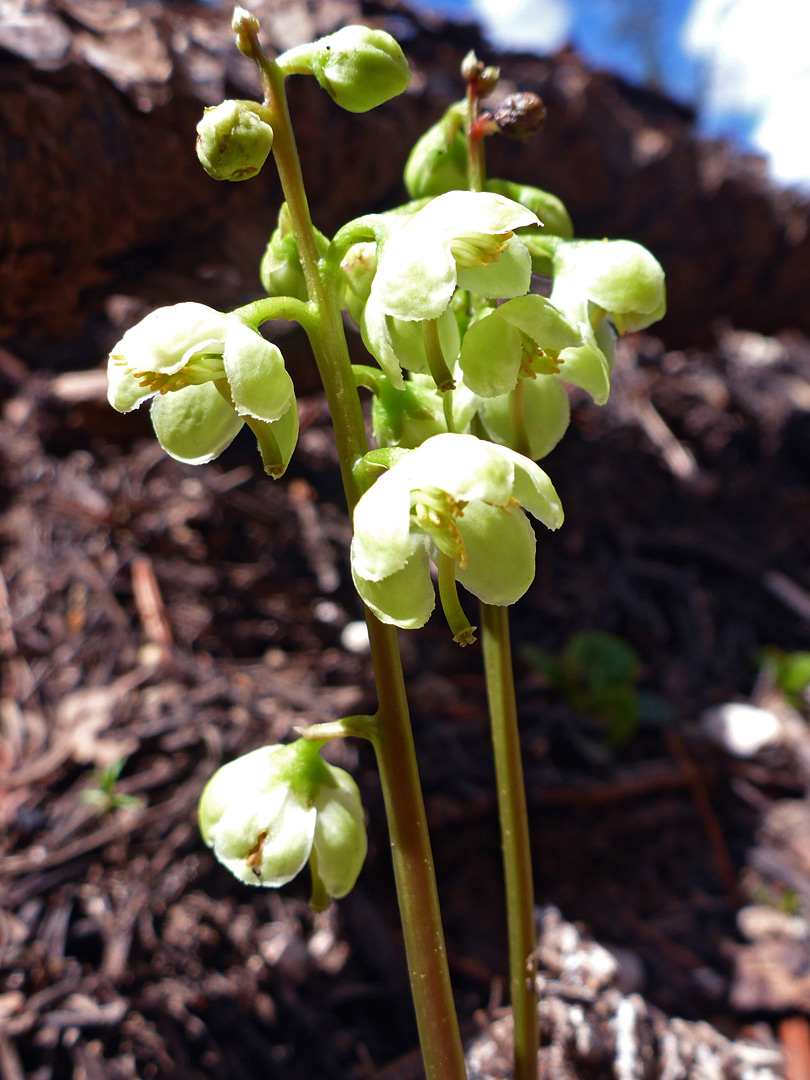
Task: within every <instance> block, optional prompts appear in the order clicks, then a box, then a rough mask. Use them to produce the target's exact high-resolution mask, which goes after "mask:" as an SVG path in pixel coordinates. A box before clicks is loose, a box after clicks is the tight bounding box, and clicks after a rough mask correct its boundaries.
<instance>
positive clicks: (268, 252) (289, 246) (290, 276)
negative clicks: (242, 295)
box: [259, 203, 329, 301]
mask: <svg viewBox="0 0 810 1080" xmlns="http://www.w3.org/2000/svg"><path fill="white" fill-rule="evenodd" d="M314 233H315V241H316V243H317V245H318V252H319V254H320V255H324V254H325V253H326V249H327V248H328V247H329V241H328V240H327V239H326V237H325V236H324V235H323V233H321V232H319V231H318V230H317V229H315V230H314ZM259 275H260V277H261V280H262V285H263V286H264V290H265V292H266V293H267V295H268V296H292V297H294V298H295V299H296V300H303V301H306V300H308V299H309V294H308V292H307V283H306V279H305V277H304V269H303V267H302V265H301V256H300V253H299V251H298V241H297V240H296V238H295V233H294V232H293V227H292V221H291V219H290V211H289V209H288V207H287V204H286V203H282V204H281V209H280V210H279V213H278V225H277V227H276V229H275V230H274V232H273V235H272V236H271V237H270V241H269V243H268V245H267V247H266V248H265V252H264V255H263V256H262V261H261V266H260V267H259Z"/></svg>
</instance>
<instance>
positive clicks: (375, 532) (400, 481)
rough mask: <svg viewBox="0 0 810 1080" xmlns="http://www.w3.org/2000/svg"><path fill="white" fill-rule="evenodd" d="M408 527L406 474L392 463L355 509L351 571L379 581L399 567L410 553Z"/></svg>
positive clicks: (370, 579)
mask: <svg viewBox="0 0 810 1080" xmlns="http://www.w3.org/2000/svg"><path fill="white" fill-rule="evenodd" d="M408 456H410V455H408ZM406 460H407V459H406ZM405 463H406V461H403V462H402V463H401V464H405ZM410 528H411V491H410V484H409V474H408V472H407V471H405V470H403V469H402V468H399V469H398V467H397V466H396V465H395V466H394V467H393V468H392V469H389V471H388V472H386V473H383V475H382V476H381V477H380V478H379V479H378V480H375V482H374V483H373V484H372V486H371V487H370V488H369V489H368V491H367V492H366V493H365V494H364V495H363V496H362V497H361V499H360V501H359V502H358V504H357V506H356V507H355V508H354V539H353V540H352V569H353V571H355V572H356V573H357V574H359V576H360V577H361V578H365V579H367V580H369V581H380V580H382V579H383V578H388V577H390V576H391V574H395V573H396V572H397V571H398V570H401V569H402V568H403V567H404V566H405V564H406V563H407V561H408V559H409V558H410V557H411V555H412V552H413V544H412V539H411V535H410Z"/></svg>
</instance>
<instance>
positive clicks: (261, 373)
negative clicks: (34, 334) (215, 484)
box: [107, 303, 298, 476]
mask: <svg viewBox="0 0 810 1080" xmlns="http://www.w3.org/2000/svg"><path fill="white" fill-rule="evenodd" d="M107 376H108V380H109V385H108V393H107V397H108V400H109V402H110V404H111V405H112V406H113V408H114V409H117V410H118V411H119V412H130V411H131V410H132V409H136V408H138V406H139V405H141V404H143V402H144V401H148V400H149V399H153V400H152V407H151V413H152V422H153V425H154V427H155V432H156V434H157V436H158V440H159V441H160V444H161V446H162V447H163V449H164V450H165V451H166V453H168V454H170V455H171V456H172V457H174V458H177V459H178V460H179V461H185V462H187V463H189V464H192V465H198V464H202V463H204V462H207V461H211V460H212V459H213V458H215V457H217V456H218V455H219V454H221V453H222V451H223V450H224V449H225V448H226V447H227V446H228V445H230V443H231V442H232V441H233V439H234V438H235V437H236V435H237V433H238V432H239V430H240V429H241V428H242V425H243V424H245V423H247V424H248V426H249V427H250V428H251V430H252V431H253V433H254V435H255V436H256V439H257V441H258V443H259V449H260V450H261V452H262V457H263V458H264V463H265V468H266V469H267V471H268V472H269V473H270V474H271V475H274V476H278V475H281V473H282V472H283V471H284V468H286V465H287V463H288V462H289V459H290V456H291V454H292V451H293V448H294V446H295V441H296V439H297V435H298V413H297V409H296V406H295V395H294V392H293V384H292V380H291V379H290V376H289V374H288V373H287V370H286V368H285V366H284V358H283V357H282V355H281V352H280V351H279V349H278V348H277V347H276V346H275V345H273V344H272V343H271V342H269V341H266V340H265V339H264V338H263V337H262V336H261V334H259V333H258V331H256V330H254V329H253V328H252V327H250V326H248V325H247V324H246V323H244V322H243V321H242V320H241V319H240V318H238V316H236V315H225V314H222V313H221V312H219V311H214V310H213V308H209V307H206V306H205V305H204V304H196V303H183V304H175V305H173V306H171V307H164V308H159V309H158V310H157V311H153V312H152V313H151V314H150V315H147V316H146V318H145V319H143V320H142V321H141V322H140V323H138V324H137V325H136V326H134V327H132V329H130V330H128V331H127V332H126V333H125V334H124V336H123V338H122V339H121V340H120V341H119V342H118V344H117V345H116V346H115V347H114V348H113V350H112V352H111V353H110V358H109V361H108V365H107Z"/></svg>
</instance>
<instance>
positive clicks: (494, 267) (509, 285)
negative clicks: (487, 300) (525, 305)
mask: <svg viewBox="0 0 810 1080" xmlns="http://www.w3.org/2000/svg"><path fill="white" fill-rule="evenodd" d="M531 283H532V258H531V255H530V254H529V252H528V249H527V248H526V245H525V244H524V243H523V241H522V240H520V239H519V238H518V237H517V236H513V237H512V239H511V240H510V241H509V243H508V244H507V245H506V247H505V248H504V250H503V251H502V252H501V255H500V258H499V259H498V261H497V262H492V263H489V264H488V265H487V266H460V267H459V269H458V286H459V288H460V289H469V290H470V292H471V293H475V294H476V295H477V296H495V297H499V298H500V299H504V298H506V297H510V296H523V294H524V293H527V292H528V291H529V286H530V285H531Z"/></svg>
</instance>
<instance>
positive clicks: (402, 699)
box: [252, 34, 466, 1080]
mask: <svg viewBox="0 0 810 1080" xmlns="http://www.w3.org/2000/svg"><path fill="white" fill-rule="evenodd" d="M253 36H254V39H255V41H254V47H253V49H252V54H253V59H254V60H255V61H256V63H257V64H258V65H259V70H260V72H261V75H262V83H263V86H264V91H265V103H266V105H267V107H268V108H269V109H270V111H271V114H272V117H271V124H272V127H273V132H274V141H273V154H274V156H275V160H276V165H277V167H278V171H279V176H280V178H281V185H282V188H283V191H284V197H285V199H286V200H287V206H288V208H289V211H290V217H291V219H292V223H293V228H294V230H295V235H296V238H297V241H298V249H299V253H300V255H301V262H302V265H303V269H304V276H305V278H306V282H307V289H308V292H309V298H310V301H311V302H312V304H314V306H315V307H316V309H317V311H318V315H319V321H318V323H317V324H316V325H314V326H312V327H311V328H310V329H309V336H310V341H311V343H312V346H313V352H314V353H315V359H316V362H317V364H318V370H319V372H320V375H321V380H322V382H323V387H324V391H325V393H326V398H327V401H328V403H329V408H330V412H331V414H332V423H333V425H334V429H335V441H336V444H337V450H338V456H339V459H340V469H341V475H342V477H343V486H344V489H345V492H346V501H347V503H348V507H349V512H350V513H351V512H352V511H353V510H354V507H355V505H356V503H357V500H358V498H359V491H358V488H357V484H356V481H355V479H354V477H353V474H352V468H353V466H354V464H355V463H356V461H357V460H358V459H359V458H360V457H361V456H362V455H363V454H364V453H365V452H366V451H367V450H368V442H367V439H366V433H365V427H364V424H363V416H362V412H361V409H360V400H359V397H358V395H357V391H356V389H355V383H354V378H353V375H352V370H351V364H350V361H349V351H348V347H347V344H346V337H345V333H344V330H343V323H342V320H341V316H340V309H339V307H338V303H337V299H336V297H335V296H334V295H333V291H332V290H331V289H330V288H329V287H328V285H327V283H326V281H325V280H324V278H323V275H322V273H321V269H320V264H319V253H318V248H317V245H316V242H315V235H314V232H313V229H312V220H311V218H310V213H309V206H308V203H307V197H306V192H305V189H304V184H303V177H302V174H301V165H300V160H299V157H298V151H297V148H296V144H295V136H294V134H293V130H292V125H291V123H290V116H289V110H288V108H287V98H286V94H285V90H284V77H283V75H282V73H281V71H280V70H279V68H278V67H277V66H276V65H275V64H273V63H272V62H271V61H270V60H268V58H267V57H266V56H265V54H264V52H263V51H262V49H261V47H260V45H259V42H258V38H255V34H254V35H253ZM366 622H367V625H368V632H369V640H370V643H371V656H372V660H373V663H374V675H375V680H376V686H377V696H378V701H379V721H380V722H379V725H378V729H377V732H376V734H375V737H374V739H373V740H372V742H373V744H374V748H375V751H376V754H377V761H378V765H379V770H380V779H381V783H382V788H383V795H384V798H385V806H386V812H387V815H388V825H389V831H390V837H391V851H392V859H393V865H394V877H395V881H396V886H397V897H398V901H399V909H400V916H401V919H402V928H403V936H404V939H405V951H406V956H407V961H408V970H409V973H410V980H411V991H412V994H413V999H414V1006H415V1010H416V1020H417V1026H418V1029H419V1039H420V1043H421V1046H422V1055H423V1059H424V1065H425V1073H426V1076H427V1078H428V1080H465V1078H466V1069H465V1065H464V1053H463V1048H462V1045H461V1036H460V1034H459V1029H458V1020H457V1018H456V1011H455V1004H454V1002H453V993H452V987H451V984H450V974H449V969H448V966H447V952H446V948H445V943H444V931H443V930H442V924H441V915H440V911H439V900H438V893H437V890H436V878H435V873H434V868H433V855H432V853H431V849H430V838H429V835H428V829H427V817H426V814H425V806H424V800H423V797H422V788H421V784H420V781H419V772H418V766H417V762H416V753H415V748H414V743H413V735H412V732H411V724H410V717H409V713H408V702H407V698H406V695H405V682H404V678H403V674H402V664H401V662H400V656H399V646H398V643H397V638H396V633H395V631H394V630H393V629H392V627H390V626H384V625H383V624H382V623H380V622H379V621H378V620H377V619H376V618H375V617H374V616H373V615H372V614H371V612H370V611H368V609H366Z"/></svg>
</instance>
